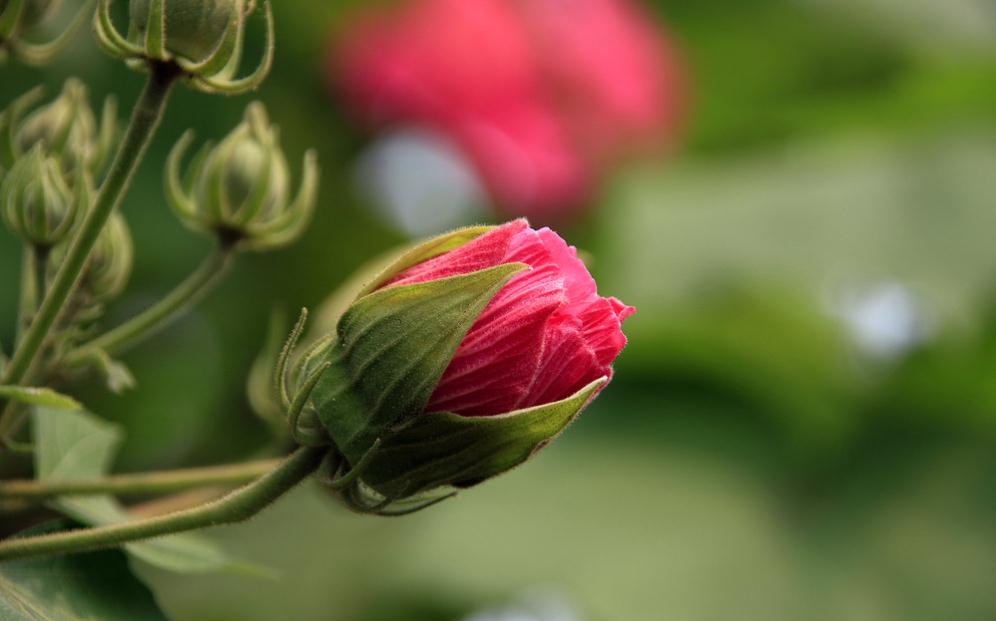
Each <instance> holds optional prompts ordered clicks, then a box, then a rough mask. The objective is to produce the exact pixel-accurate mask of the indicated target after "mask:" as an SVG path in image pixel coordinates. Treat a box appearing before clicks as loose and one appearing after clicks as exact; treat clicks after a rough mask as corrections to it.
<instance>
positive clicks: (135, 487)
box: [0, 459, 281, 502]
mask: <svg viewBox="0 0 996 621" xmlns="http://www.w3.org/2000/svg"><path fill="white" fill-rule="evenodd" d="M280 461H281V460H276V459H268V460H265V461H256V462H250V463H245V464H234V465H226V466H212V467H207V468H186V469H183V470H164V471H161V472H149V473H140V474H119V475H114V476H109V477H103V478H99V479H80V480H76V481H3V482H0V502H2V501H6V500H47V499H49V498H53V497H56V496H89V495H102V494H110V495H116V496H129V495H147V494H172V493H174V492H182V491H186V490H189V489H196V488H199V487H212V486H222V485H243V484H245V483H251V482H252V481H255V480H256V479H258V478H259V477H261V476H263V475H264V474H266V473H267V472H269V471H271V470H273V469H274V468H275V467H277V465H279V464H280Z"/></svg>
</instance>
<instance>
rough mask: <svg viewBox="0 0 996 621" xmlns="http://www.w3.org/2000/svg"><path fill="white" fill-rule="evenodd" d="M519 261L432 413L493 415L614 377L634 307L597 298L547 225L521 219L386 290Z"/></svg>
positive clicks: (441, 387) (571, 251) (447, 377)
mask: <svg viewBox="0 0 996 621" xmlns="http://www.w3.org/2000/svg"><path fill="white" fill-rule="evenodd" d="M513 262H521V263H525V264H526V265H528V266H529V267H530V268H531V269H529V270H524V271H522V272H519V273H518V274H516V275H515V276H513V277H512V278H511V280H509V282H508V283H507V284H506V285H505V286H504V287H503V288H502V290H501V291H499V292H498V294H497V295H496V296H495V297H494V298H493V299H492V300H491V303H490V304H489V305H488V306H487V307H486V308H485V309H484V311H483V312H482V313H481V315H480V316H479V317H478V318H477V320H476V322H475V323H474V325H473V326H472V327H471V329H470V331H469V332H468V333H467V335H466V337H464V339H463V342H462V343H461V344H460V347H459V348H458V349H457V352H456V355H455V356H454V357H453V359H452V360H451V361H450V364H449V366H448V367H447V369H446V371H445V372H444V373H443V377H442V379H441V381H440V382H439V384H438V385H437V387H436V389H435V392H434V393H433V394H432V397H431V398H430V401H429V405H428V408H427V409H426V411H430V412H433V411H449V412H455V413H458V414H462V415H465V416H494V415H498V414H504V413H507V412H511V411H514V410H518V409H522V408H528V407H532V406H535V405H541V404H545V403H551V402H554V401H559V400H561V399H566V398H567V397H570V396H571V395H573V394H574V393H576V392H577V391H578V390H580V389H581V388H583V387H585V386H586V385H588V384H590V383H591V382H593V381H595V380H597V379H599V378H602V377H607V378H611V377H612V363H613V362H614V361H615V359H616V358H617V357H618V356H619V353H620V352H621V351H622V349H623V348H624V347H625V346H626V336H625V335H624V334H623V331H622V323H623V321H625V319H626V318H627V317H629V316H630V315H632V314H633V313H634V312H635V310H636V309H634V308H633V307H631V306H627V305H626V304H624V303H622V302H621V301H619V300H618V299H616V298H612V297H610V298H605V297H601V296H599V295H598V291H597V287H596V284H595V280H594V278H592V276H591V274H590V273H589V271H588V268H587V267H586V266H585V264H584V263H583V262H582V261H581V259H580V258H578V255H577V250H576V249H575V248H574V247H573V246H568V245H567V243H566V242H565V241H564V240H563V239H562V238H561V237H560V236H559V235H557V233H555V232H554V231H552V230H550V229H549V228H542V229H538V230H537V229H533V228H531V227H530V226H529V223H528V222H527V221H526V220H524V219H519V220H514V221H512V222H509V223H507V224H505V225H503V226H500V227H497V228H495V229H493V230H491V231H490V232H488V233H486V234H484V235H482V236H481V237H478V238H477V239H475V240H474V241H472V242H470V243H468V244H465V245H463V246H461V247H459V248H457V249H456V250H452V251H450V252H448V253H445V254H443V255H440V256H438V257H436V258H434V259H431V260H429V261H425V262H424V263H420V264H419V265H416V266H414V267H411V268H409V269H407V270H405V271H403V272H402V273H400V274H398V275H397V276H396V277H395V278H394V279H393V280H391V281H390V282H389V283H388V285H387V286H397V285H405V284H414V283H419V282H426V281H429V280H435V279H439V278H447V277H451V276H457V275H461V274H467V273H470V272H474V271H478V270H482V269H487V268H489V267H494V266H497V265H502V264H505V263H513Z"/></svg>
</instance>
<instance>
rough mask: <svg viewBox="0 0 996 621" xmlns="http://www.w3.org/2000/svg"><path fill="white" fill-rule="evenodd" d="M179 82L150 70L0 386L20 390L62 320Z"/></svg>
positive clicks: (5, 427)
mask: <svg viewBox="0 0 996 621" xmlns="http://www.w3.org/2000/svg"><path fill="white" fill-rule="evenodd" d="M179 77H180V70H179V69H178V68H177V67H175V66H174V65H171V64H163V63H154V64H152V65H150V67H149V80H148V82H147V83H146V85H145V90H144V91H142V95H141V97H140V98H139V100H138V102H137V103H136V104H135V110H134V111H133V112H132V117H131V122H130V124H129V125H128V130H127V132H125V136H124V140H123V141H122V143H121V147H120V149H119V150H118V153H117V155H116V156H115V158H114V163H113V164H112V165H111V169H110V172H109V173H108V174H107V178H106V179H105V180H104V183H103V185H102V186H101V187H100V192H99V193H98V194H97V198H96V200H95V201H94V204H93V207H92V208H91V209H90V211H89V212H87V215H86V218H85V219H84V220H83V223H82V225H81V227H80V230H79V232H78V233H77V234H76V236H75V237H74V238H73V241H72V244H71V245H70V246H69V250H68V251H67V252H66V256H65V258H64V259H63V261H62V265H61V266H60V267H59V271H58V272H57V273H56V275H55V278H54V279H53V280H52V283H51V286H50V288H49V290H48V293H47V294H46V295H45V298H44V300H43V301H42V303H41V306H40V307H39V309H38V313H37V314H36V315H35V317H34V320H33V321H32V322H31V326H30V327H29V328H28V330H27V332H25V334H24V339H23V340H22V342H21V343H19V344H18V345H17V348H16V350H15V351H14V355H13V357H12V358H11V360H10V364H8V365H7V369H6V371H5V372H4V375H3V379H2V381H0V383H2V384H8V385H18V384H20V383H21V382H22V381H23V380H24V377H25V375H26V374H27V373H28V371H29V370H30V369H31V367H32V365H34V363H35V361H36V360H37V358H38V356H39V354H40V353H41V351H42V348H43V346H44V345H45V341H46V339H47V338H48V335H49V332H50V331H51V329H52V326H54V325H55V322H56V321H57V320H58V319H59V315H60V313H61V312H62V308H63V306H64V305H65V303H66V301H67V300H68V299H69V297H70V295H72V292H73V290H74V289H75V287H76V284H77V282H78V281H79V279H80V276H81V275H82V273H83V268H84V267H85V266H86V261H87V259H88V258H89V257H90V252H91V251H92V250H93V246H94V244H96V243H97V238H98V237H99V236H100V232H101V230H103V228H104V225H105V224H106V223H107V219H108V218H110V216H111V213H113V212H114V209H115V208H117V206H118V205H119V204H120V203H121V200H122V198H123V197H124V195H125V192H126V191H127V190H128V187H129V186H130V185H131V181H132V178H133V177H134V175H135V171H136V170H137V169H138V165H139V163H140V162H141V161H142V158H143V157H144V155H145V152H146V150H147V149H148V147H149V143H150V142H151V141H152V137H153V136H154V135H155V133H156V129H158V127H159V123H160V121H161V120H162V117H163V112H164V110H165V108H166V103H167V101H168V100H169V94H170V92H172V90H173V86H174V85H175V84H176V80H177V78H179ZM15 423H16V417H15V416H12V415H10V414H9V413H5V414H4V415H3V416H2V417H0V438H4V437H6V435H7V433H8V432H9V431H10V429H11V427H12V426H13V425H14V424H15Z"/></svg>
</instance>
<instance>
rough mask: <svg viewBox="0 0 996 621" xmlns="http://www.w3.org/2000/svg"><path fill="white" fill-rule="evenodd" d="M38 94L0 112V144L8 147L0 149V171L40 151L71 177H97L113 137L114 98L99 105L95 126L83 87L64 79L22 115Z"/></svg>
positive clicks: (39, 94) (94, 118)
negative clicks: (57, 90) (54, 95)
mask: <svg viewBox="0 0 996 621" xmlns="http://www.w3.org/2000/svg"><path fill="white" fill-rule="evenodd" d="M40 96H41V91H40V90H39V89H35V90H33V91H31V92H29V93H27V94H26V95H24V96H23V97H21V98H19V99H18V100H17V101H15V102H14V103H13V104H12V105H11V106H10V108H8V109H7V110H6V111H5V112H4V117H3V121H2V122H0V140H3V142H4V143H6V144H8V145H9V149H3V150H0V151H2V152H4V153H3V155H0V167H10V166H12V165H13V162H14V161H16V160H17V159H19V158H21V157H23V156H24V154H26V153H28V152H29V151H31V150H32V149H33V148H35V147H40V148H41V149H42V150H43V151H44V153H45V155H46V156H49V157H53V158H56V159H58V160H59V161H60V162H61V164H62V169H63V171H64V172H66V173H67V174H69V175H70V176H71V177H75V176H76V174H77V173H78V172H86V173H88V174H89V175H91V176H92V177H98V176H99V175H100V174H101V172H102V171H103V168H104V165H105V164H106V163H107V161H108V156H109V155H110V153H111V151H112V149H113V148H114V143H115V140H116V138H117V118H116V117H117V105H116V103H115V100H114V99H113V98H108V99H107V100H106V101H105V102H104V109H103V116H102V118H101V122H100V124H99V125H98V123H97V119H96V116H95V115H94V113H93V110H92V109H91V108H90V103H89V97H88V94H87V88H86V86H85V85H84V84H83V83H82V82H80V81H79V80H77V79H75V78H69V79H68V80H66V83H65V86H63V89H62V93H60V94H59V96H58V97H57V98H55V99H54V100H52V101H51V102H50V103H48V104H45V105H43V106H39V107H38V108H36V109H35V110H33V111H31V112H28V111H29V110H30V109H31V107H32V106H33V105H34V104H35V103H36V102H37V101H38V99H39V98H40ZM11 158H12V159H11Z"/></svg>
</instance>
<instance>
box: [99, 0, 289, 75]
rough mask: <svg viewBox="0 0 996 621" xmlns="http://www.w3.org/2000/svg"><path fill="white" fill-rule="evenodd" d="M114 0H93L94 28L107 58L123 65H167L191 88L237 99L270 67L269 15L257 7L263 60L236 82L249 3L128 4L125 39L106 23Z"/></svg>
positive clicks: (151, 0) (167, 0)
mask: <svg viewBox="0 0 996 621" xmlns="http://www.w3.org/2000/svg"><path fill="white" fill-rule="evenodd" d="M113 1H114V0H99V5H98V9H97V15H96V17H95V20H94V27H95V30H96V33H97V40H98V41H99V42H100V44H101V46H102V47H103V48H104V50H106V51H107V52H108V53H109V54H111V55H113V56H116V57H118V58H122V59H125V60H126V61H128V63H129V65H131V66H133V67H136V68H145V67H147V66H148V65H149V64H150V63H170V64H173V65H175V66H176V67H178V68H179V70H180V71H182V72H183V74H184V75H186V76H187V78H189V81H190V83H191V84H192V85H193V86H194V87H195V88H197V89H199V90H201V91H204V92H208V93H225V94H238V93H244V92H246V91H249V90H253V89H255V88H257V87H258V86H259V85H260V84H261V83H262V82H263V80H264V79H265V78H266V76H267V74H269V72H270V68H271V66H272V64H273V14H272V10H271V8H270V4H269V2H268V0H267V1H265V2H264V3H263V6H264V14H265V19H266V31H267V33H266V42H265V46H264V47H265V51H264V54H263V59H262V61H261V62H260V64H259V65H258V66H257V68H256V69H255V70H254V71H253V72H252V73H251V74H249V75H247V76H245V77H241V78H239V77H236V76H237V74H238V70H239V66H240V65H241V61H242V54H243V46H244V39H245V30H246V22H247V20H248V18H249V17H250V16H251V15H252V14H253V13H254V12H255V11H256V8H257V7H256V1H255V0H130V3H129V10H128V17H129V25H128V30H127V32H128V35H127V36H125V35H123V34H122V33H121V32H120V31H119V30H118V28H117V27H116V26H115V25H114V22H113V20H112V18H111V5H112V4H113Z"/></svg>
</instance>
